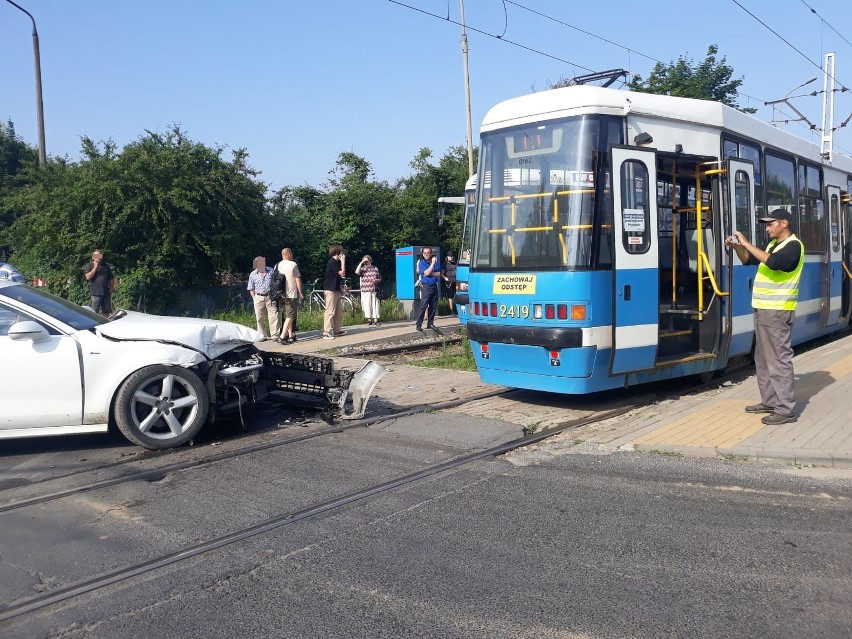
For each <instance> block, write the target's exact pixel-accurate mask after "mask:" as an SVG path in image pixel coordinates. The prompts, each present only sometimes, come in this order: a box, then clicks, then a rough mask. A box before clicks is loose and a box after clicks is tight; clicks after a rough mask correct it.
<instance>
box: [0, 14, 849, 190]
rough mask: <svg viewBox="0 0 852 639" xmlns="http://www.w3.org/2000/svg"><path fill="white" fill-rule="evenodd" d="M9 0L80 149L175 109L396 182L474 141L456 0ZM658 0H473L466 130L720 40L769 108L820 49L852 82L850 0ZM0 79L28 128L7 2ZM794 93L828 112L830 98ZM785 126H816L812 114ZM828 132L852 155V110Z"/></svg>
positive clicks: (50, 121) (268, 156)
mask: <svg viewBox="0 0 852 639" xmlns="http://www.w3.org/2000/svg"><path fill="white" fill-rule="evenodd" d="M15 1H16V2H17V3H18V4H20V5H21V6H23V7H24V8H26V9H27V10H28V11H30V12H31V13H32V14H33V15H34V16H35V19H36V24H37V27H38V32H39V39H40V45H41V66H42V83H43V91H44V111H45V130H46V141H47V144H46V146H47V151H48V153H49V154H51V155H59V156H68V157H70V158H71V159H72V160H76V159H79V151H80V137H81V136H84V135H86V136H89V137H91V138H93V139H95V140H106V139H112V140H114V141H115V142H116V143H118V144H119V145H124V144H126V143H127V142H130V141H132V140H134V139H137V138H138V137H140V136H142V135H144V133H145V131H146V130H151V131H163V130H165V129H166V128H168V127H169V125H170V124H172V123H178V124H180V126H181V127H182V128H183V130H184V131H185V132H186V134H187V135H188V136H189V137H190V138H191V139H193V140H198V141H201V142H203V143H205V144H209V145H223V146H226V147H231V148H239V147H244V148H246V149H247V150H248V152H249V158H250V163H251V164H252V166H254V167H255V168H256V169H258V170H259V171H261V172H262V175H261V179H262V180H263V181H265V182H267V183H268V184H269V185H270V186H271V187H272V188H279V187H282V186H285V185H300V184H310V185H313V186H321V185H322V184H323V183H324V182H325V181H326V179H327V176H328V172H329V170H331V169H332V168H333V166H334V163H335V161H336V159H337V156H338V154H339V153H340V152H341V151H352V152H355V153H357V154H358V155H360V156H362V157H364V158H366V159H367V160H368V161H369V162H370V163H371V165H372V166H373V169H374V172H375V177H376V178H378V179H382V180H388V181H390V182H393V181H395V180H396V179H398V178H401V177H405V176H407V175H410V173H411V169H410V167H409V162H410V161H411V160H412V158H413V157H414V156H415V155H416V154H417V152H418V150H419V149H420V148H421V147H424V146H425V147H429V148H431V149H432V150H433V151H434V153H435V157H436V159H437V158H438V157H440V156H441V155H443V154H444V152H445V151H446V150H447V149H448V148H449V147H451V146H455V145H463V144H464V143H465V136H466V124H465V102H464V82H463V73H462V56H461V46H460V34H461V28H460V27H459V26H458V25H457V24H455V23H454V22H459V21H460V15H459V13H460V11H459V10H460V6H459V0H399V3H395V2H391V1H390V0H314V1H313V2H303V1H301V0H278V1H273V0H242V1H237V0H231V1H223V0H135V1H130V0H77V1H75V2H72V1H71V0H15ZM653 4H654V8H653V11H652V10H650V9H648V8H647V7H648V6H649V5H648V4H647V3H637V2H627V0H597V1H596V2H576V1H572V0H517V1H514V0H512V1H509V0H506V1H505V2H504V0H466V1H465V18H466V22H467V25H468V27H469V31H468V40H469V47H470V53H469V67H470V91H471V103H472V119H473V128H474V138H477V137H478V131H479V124H478V123H479V122H480V121H481V120H482V117H483V116H484V114H485V112H486V111H487V110H488V109H489V108H490V107H491V106H492V105H494V104H496V103H497V102H499V101H501V100H504V99H507V98H511V97H515V96H518V95H522V94H524V93H529V92H530V91H532V90H541V89H544V88H546V86H547V83H548V82H555V81H557V80H558V79H559V78H560V77H562V76H565V77H573V76H575V75H579V74H585V73H588V72H589V70H594V71H599V70H606V69H613V68H627V69H630V70H631V71H634V72H637V73H640V74H642V75H643V76H645V77H647V75H648V73H649V71H650V70H651V68H652V67H653V65H654V62H655V60H661V61H663V62H669V61H672V60H676V59H677V58H678V57H679V56H681V55H685V56H687V57H689V58H692V59H693V60H695V61H700V60H703V59H704V57H705V54H706V51H707V47H708V45H710V44H717V45H718V46H719V48H720V55H724V56H725V57H726V58H727V62H728V63H729V64H730V65H731V66H732V67H733V68H734V70H735V77H742V78H743V80H744V83H743V86H742V87H741V102H740V104H741V105H742V106H753V107H759V111H758V114H757V115H758V117H760V118H761V119H763V120H766V121H769V120H771V119H772V117H773V114H772V111H771V109H769V108H768V107H764V106H763V101H765V100H774V99H778V98H782V97H784V96H785V95H786V94H787V93H788V92H790V91H791V90H792V89H794V88H795V87H796V85H798V84H800V83H802V82H804V81H806V80H808V79H810V78H812V77H814V76H820V79H819V80H818V81H817V82H814V83H812V84H810V85H809V86H808V87H807V88H806V89H803V90H800V91H795V92H794V93H793V95H799V94H801V93H803V92H805V91H813V90H817V91H820V90H822V87H823V85H822V77H821V71H820V67H821V66H822V62H823V56H824V54H825V52H827V51H834V52H836V54H837V58H836V68H835V76H836V78H837V80H838V81H839V82H840V83H842V84H843V85H845V86H847V87H850V88H852V44H850V41H852V33H850V32H848V29H846V28H847V26H848V24H849V17H850V13H852V12H850V9H849V6H850V5H849V0H715V1H714V2H710V3H698V4H695V3H693V4H692V5H689V4H688V3H687V4H684V3H683V2H682V0H678V1H674V0H657V1H656V2H654V3H653ZM405 5H408V6H405ZM740 5H741V6H740ZM409 7H413V8H409ZM524 7H526V9H525V8H524ZM744 8H745V9H747V10H748V11H750V12H751V13H752V14H754V15H755V16H756V17H757V18H759V19H760V20H762V21H763V22H764V23H766V25H767V26H768V27H770V28H771V29H772V30H774V31H775V32H777V34H778V35H775V34H773V33H772V32H771V31H770V30H769V29H768V28H767V26H763V25H762V24H760V22H758V21H757V20H756V19H755V18H754V17H752V16H751V15H749V13H747V12H746V10H744ZM528 9H532V10H533V11H529V10H528ZM811 9H813V10H814V11H815V12H816V13H813V12H812V10H811ZM536 12H537V13H536ZM428 14H437V15H440V16H443V18H446V17H449V21H448V20H446V19H439V18H435V17H432V16H431V15H428ZM539 14H543V15H539ZM569 25H570V26H569ZM834 29H836V30H837V31H840V32H841V33H842V34H844V35H843V36H840V35H838V34H837V33H836V32H835V31H834ZM844 29H846V33H844ZM583 31H585V32H588V33H589V34H594V35H595V36H599V37H598V38H596V37H593V36H592V35H588V34H586V33H583ZM495 36H502V39H500V38H498V37H495ZM778 36H781V37H782V38H784V40H786V41H787V42H786V43H785V42H784V41H783V40H782V39H781V38H779V37H778ZM600 38H604V39H606V40H609V41H610V42H605V41H603V40H602V39H600ZM844 38H845V39H844ZM509 41H511V43H515V44H511V43H510V42H509ZM524 47H526V48H524ZM533 50H535V51H533ZM0 78H2V84H0V86H2V89H0V91H2V93H0V119H2V120H3V121H5V120H7V119H11V120H12V121H13V122H14V123H15V127H16V130H17V132H18V134H19V135H20V136H22V137H23V138H24V139H25V140H27V141H28V142H30V143H31V144H33V145H35V144H36V141H37V127H36V116H35V112H36V109H35V88H34V73H33V49H32V37H31V23H30V22H29V19H28V18H27V17H26V15H24V14H23V13H21V12H20V11H18V10H17V9H15V8H14V7H13V6H12V5H10V4H8V3H7V2H6V0H0ZM746 96H752V97H746ZM793 103H794V104H795V106H796V107H797V108H798V109H799V110H800V111H802V112H803V113H804V114H805V115H806V116H807V117H808V118H809V119H810V121H811V122H813V123H814V124H816V125H817V126H819V125H820V124H821V121H822V98H821V96H820V97H806V98H796V99H794V100H793ZM850 113H852V92H846V93H838V94H837V98H836V101H835V126H836V125H838V124H839V123H840V122H841V121H842V120H843V119H845V118H846V117H847V116H848V115H849V114H850ZM779 117H782V116H779ZM785 128H786V129H788V130H790V131H792V132H795V133H797V134H798V135H801V136H803V137H813V139H814V140H815V141H817V142H819V139H820V138H819V135H818V134H817V135H815V134H812V133H809V131H808V130H807V129H806V128H804V127H802V126H801V125H798V124H795V123H794V124H788V125H786V127H785ZM834 143H835V151H836V152H842V153H845V154H849V152H850V150H852V122H850V124H849V125H848V126H847V127H846V128H844V129H841V130H839V131H838V132H836V134H835V141H834Z"/></svg>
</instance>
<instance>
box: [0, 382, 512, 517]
mask: <svg viewBox="0 0 852 639" xmlns="http://www.w3.org/2000/svg"><path fill="white" fill-rule="evenodd" d="M518 392H520V391H518V390H515V389H503V388H501V389H499V390H494V391H486V392H484V393H478V394H476V395H473V396H470V397H464V398H459V399H453V400H448V401H445V402H440V403H436V404H421V405H418V406H413V407H410V408H407V409H405V410H402V411H398V412H394V413H390V414H387V415H377V416H375V417H369V418H365V419H359V420H354V421H351V422H343V423H340V424H335V425H332V426H328V427H326V428H322V429H319V430H314V431H310V432H307V433H301V434H298V435H292V436H289V437H285V438H283V439H276V440H275V441H266V442H261V443H256V444H250V445H248V446H241V447H238V448H235V449H233V450H229V451H223V452H221V453H216V454H212V455H206V456H204V457H201V458H195V459H188V460H184V461H180V462H175V463H171V464H166V465H164V466H158V467H156V468H148V469H145V470H139V471H135V472H132V473H126V474H122V475H120V476H117V477H110V478H108V479H101V480H98V481H94V482H89V483H85V484H80V485H78V486H74V487H71V488H65V489H62V490H57V491H53V492H50V493H46V494H42V495H38V496H33V497H27V498H23V499H17V500H13V501H7V502H5V503H2V504H0V515H2V514H3V513H8V512H11V511H14V510H19V509H21V508H27V507H30V506H36V505H38V504H43V503H46V502H49V501H54V500H56V499H63V498H66V497H72V496H74V495H79V494H81V493H85V492H90V491H93V490H99V489H101V488H108V487H111V486H117V485H120V484H125V483H129V482H134V481H147V482H153V481H159V480H161V479H163V478H165V476H166V475H168V474H170V473H176V472H181V471H185V470H192V469H196V468H202V467H206V466H210V465H212V464H216V463H219V462H222V461H226V460H229V459H234V458H236V457H241V456H243V455H251V454H253V453H257V452H261V451H266V450H272V449H275V448H279V447H282V446H288V445H291V444H295V443H298V442H303V441H307V440H311V439H316V438H318V437H324V436H326V435H332V434H337V433H342V432H345V431H348V430H353V429H356V428H365V427H368V426H372V425H374V424H380V423H383V422H387V421H392V420H395V419H399V418H401V417H406V416H408V415H414V414H417V413H423V412H426V411H432V410H445V409H448V408H454V407H456V406H460V405H463V404H466V403H469V402H474V401H479V400H482V399H488V398H490V397H496V396H500V395H511V394H513V393H518ZM155 458H156V457H153V456H149V457H146V458H145V459H146V460H147V459H155ZM130 461H138V460H122V461H121V462H116V464H114V465H113V466H123V465H125V464H126V463H129V462H130ZM110 467H111V466H110V465H107V464H102V465H100V466H97V467H94V468H92V469H89V470H88V471H83V470H80V471H75V472H74V473H71V474H68V475H62V476H60V477H51V478H50V479H48V480H44V482H42V483H46V482H52V481H57V480H59V479H65V478H67V477H73V476H75V475H78V474H81V473H84V472H89V471H90V472H103V470H104V469H105V468H110Z"/></svg>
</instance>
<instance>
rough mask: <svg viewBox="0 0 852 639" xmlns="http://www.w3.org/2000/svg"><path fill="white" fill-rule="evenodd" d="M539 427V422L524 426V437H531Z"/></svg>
mask: <svg viewBox="0 0 852 639" xmlns="http://www.w3.org/2000/svg"><path fill="white" fill-rule="evenodd" d="M539 426H541V424H540V423H539V422H536V423H534V424H527V425H526V426H524V435H532V434H533V433H534V432H536V431H537V430H538V428H539Z"/></svg>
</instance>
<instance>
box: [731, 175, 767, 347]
mask: <svg viewBox="0 0 852 639" xmlns="http://www.w3.org/2000/svg"><path fill="white" fill-rule="evenodd" d="M728 197H729V198H730V201H729V203H728V214H729V215H730V216H731V220H730V222H731V231H732V232H733V231H739V232H740V233H742V234H743V235H744V236H745V237H746V239H747V240H748V241H749V242H751V243H753V244H759V242H758V241H757V240H756V235H755V228H754V225H755V219H756V214H755V206H754V164H752V163H751V162H750V161H746V160H740V159H735V158H731V159H729V160H728ZM729 259H730V260H731V261H730V264H729V267H730V269H731V283H730V291H731V297H730V298H728V300H729V302H728V304H727V306H726V308H727V311H726V313H725V321H728V322H731V325H730V326H729V327H725V328H726V329H728V330H727V331H726V332H727V334H729V335H730V336H731V341H730V342H729V344H728V349H727V353H728V354H729V355H731V354H734V355H736V354H739V353H744V352H748V351H750V350H751V346H752V334H753V329H754V326H753V324H754V322H753V320H752V309H751V288H752V285H753V284H754V276H755V274H756V272H757V267H755V266H746V265H745V264H742V263H741V262H740V260H739V258H738V257H737V255H736V253H735V252H734V251H731V252H730V256H729ZM743 274H746V275H747V277H746V276H744V275H743ZM734 317H738V318H740V322H743V321H746V320H747V321H748V322H749V326H750V327H749V329H748V331H747V332H740V333H738V334H735V333H734V332H733V331H734V327H733V324H734V323H735V322H736V320H734Z"/></svg>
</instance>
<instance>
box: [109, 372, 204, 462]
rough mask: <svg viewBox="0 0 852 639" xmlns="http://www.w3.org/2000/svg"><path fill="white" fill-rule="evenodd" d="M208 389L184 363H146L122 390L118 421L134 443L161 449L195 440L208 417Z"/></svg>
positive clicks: (127, 380) (120, 427)
mask: <svg viewBox="0 0 852 639" xmlns="http://www.w3.org/2000/svg"><path fill="white" fill-rule="evenodd" d="M208 408H209V398H208V395H207V388H205V386H204V384H203V383H202V382H201V379H200V378H199V377H198V375H196V374H195V373H194V372H193V371H191V370H188V369H186V368H181V367H180V366H169V365H165V364H158V365H155V366H146V367H145V368H140V369H139V370H138V371H136V372H135V373H133V374H132V375H130V377H128V378H127V379H126V380H124V382H123V383H122V385H121V387H120V388H119V389H118V395H117V396H116V400H115V421H116V424H118V428H119V430H121V432H122V434H123V435H124V436H125V437H127V439H129V440H130V441H131V442H133V443H134V444H138V445H140V446H144V447H145V448H151V449H155V450H156V449H161V448H172V447H174V446H182V445H183V444H186V443H187V442H189V441H190V440H191V439H193V438H194V437H195V436H196V435H197V434H198V431H200V430H201V427H202V426H203V425H204V420H205V419H207V410H208Z"/></svg>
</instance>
